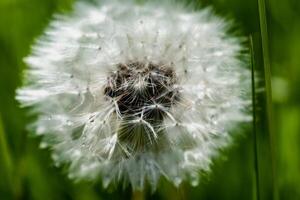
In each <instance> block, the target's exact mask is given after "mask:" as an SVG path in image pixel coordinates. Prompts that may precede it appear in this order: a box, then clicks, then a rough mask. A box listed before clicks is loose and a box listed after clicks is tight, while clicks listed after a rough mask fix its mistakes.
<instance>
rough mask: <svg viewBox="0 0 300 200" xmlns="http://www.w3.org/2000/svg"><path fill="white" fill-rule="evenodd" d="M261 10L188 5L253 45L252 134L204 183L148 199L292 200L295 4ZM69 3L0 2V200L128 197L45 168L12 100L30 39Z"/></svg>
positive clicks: (43, 155)
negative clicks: (225, 22)
mask: <svg viewBox="0 0 300 200" xmlns="http://www.w3.org/2000/svg"><path fill="white" fill-rule="evenodd" d="M186 1H187V2H189V3H190V2H194V1H196V0H194V1H192V0H186ZM258 2H260V4H258ZM198 3H199V4H198ZM261 3H264V1H262V0H259V1H255V0H251V1H250V0H245V1H241V0H226V1H225V0H198V1H197V3H196V4H195V5H196V6H198V5H204V6H206V5H213V7H214V8H215V10H216V12H217V13H218V14H220V15H223V16H228V17H230V18H233V19H236V21H237V22H238V24H239V27H240V28H241V29H242V32H243V34H244V35H247V36H251V38H252V40H253V48H252V49H253V54H252V61H253V62H252V63H253V67H254V70H255V71H256V73H257V74H259V75H261V77H262V78H261V79H262V80H260V79H259V80H257V84H256V85H255V87H254V89H256V93H255V94H256V96H255V98H254V99H255V102H254V105H255V106H254V108H255V109H254V110H255V115H256V116H255V124H254V125H255V128H254V129H253V130H251V128H249V127H248V128H247V129H246V130H248V133H246V134H245V135H244V136H243V137H241V138H238V139H237V140H238V142H237V145H236V146H234V147H232V148H230V149H228V150H226V152H225V153H224V155H226V157H224V158H221V159H220V160H216V162H215V165H214V167H213V169H212V170H213V173H211V174H209V175H207V176H204V177H203V180H202V184H200V185H199V186H198V187H197V188H192V187H190V186H188V185H182V186H181V187H180V189H176V188H174V187H172V186H171V185H169V184H168V183H167V182H165V181H162V183H161V185H160V187H159V189H158V190H157V191H156V192H155V193H151V192H150V191H146V192H145V195H146V196H147V198H148V199H151V198H155V199H222V200H223V199H231V200H232V199H257V198H260V199H273V198H276V194H279V197H280V198H282V199H299V198H300V190H299V184H300V170H299V169H300V159H299V156H298V155H299V153H300V147H299V145H298V143H299V141H300V134H299V132H300V125H299V121H300V108H299V104H300V103H299V102H300V99H299V97H300V90H299V88H298V87H299V85H300V79H299V78H298V75H299V74H300V67H299V66H300V59H299V56H298V54H299V51H300V38H299V35H300V24H299V20H300V14H299V13H300V12H299V11H300V3H299V1H298V0H287V1H279V0H270V1H268V2H266V9H263V7H261V5H262V4H261ZM72 4H73V0H0V175H1V177H0V198H1V199H4V200H10V199H32V200H40V199H43V200H45V199H49V200H52V199H55V200H59V199H75V200H94V199H130V196H132V194H131V191H130V189H128V188H125V189H123V188H117V190H116V191H114V190H112V189H109V190H103V189H102V187H101V184H100V181H99V182H96V183H89V182H81V183H73V182H72V181H70V180H69V179H68V178H67V177H66V174H65V173H64V170H65V169H63V168H56V167H55V166H53V162H52V161H51V155H50V152H49V151H48V150H41V149H39V147H38V146H39V140H40V138H32V137H30V135H31V133H29V132H28V131H27V130H26V125H27V124H28V123H29V120H30V119H29V118H28V116H26V111H25V110H24V109H20V108H19V106H18V103H17V102H16V101H15V100H14V96H15V89H16V88H17V87H18V86H19V85H20V84H21V77H22V71H23V69H24V68H25V66H24V63H23V62H22V58H23V57H24V56H26V55H27V54H28V53H29V52H30V45H31V44H32V42H33V41H34V38H36V37H37V36H38V35H40V34H41V33H42V32H43V29H44V28H45V27H46V26H47V23H48V22H49V20H50V19H51V16H52V14H53V13H55V12H68V11H69V10H70V9H71V7H72ZM259 5H260V6H259ZM259 8H260V10H259ZM259 11H260V12H259ZM265 19H266V20H265ZM266 27H268V30H267V29H266ZM268 37H269V42H268V41H267V40H266V38H268ZM249 44H250V43H249ZM249 46H250V45H249ZM268 49H269V50H268ZM269 53H270V57H269V55H268V54H269ZM269 58H270V59H269ZM269 66H271V68H269ZM271 75H272V76H271ZM264 77H266V78H264ZM271 81H272V91H271ZM265 86H267V87H265ZM249 87H251V86H249ZM263 88H266V89H265V90H262V89H263ZM271 92H272V93H271ZM272 95H273V101H272ZM272 110H273V113H272ZM272 130H273V131H272ZM253 133H254V134H255V135H254V134H253ZM270 134H271V136H272V137H271V138H272V140H270ZM274 166H275V168H274V169H275V170H276V171H273V172H272V168H273V167H274ZM275 180H277V181H275Z"/></svg>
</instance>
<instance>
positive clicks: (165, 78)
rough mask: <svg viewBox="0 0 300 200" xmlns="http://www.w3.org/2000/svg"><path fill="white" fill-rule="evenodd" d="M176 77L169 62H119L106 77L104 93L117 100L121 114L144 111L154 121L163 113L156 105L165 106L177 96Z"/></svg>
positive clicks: (171, 103) (144, 114)
mask: <svg viewBox="0 0 300 200" xmlns="http://www.w3.org/2000/svg"><path fill="white" fill-rule="evenodd" d="M176 80H177V78H176V74H175V71H174V70H173V69H172V67H170V66H166V65H159V64H153V63H142V62H130V63H127V64H118V66H117V70H116V72H114V73H112V74H111V75H110V76H109V77H108V79H107V84H106V86H105V89H104V93H105V95H106V96H108V97H111V98H114V99H115V100H116V103H117V105H118V109H119V111H120V113H121V115H122V116H123V117H129V118H130V117H138V116H139V115H140V114H143V116H144V118H145V119H147V120H155V121H157V120H161V118H162V117H163V112H161V111H159V110H158V108H159V107H162V108H165V109H168V108H170V107H171V106H172V105H173V104H174V103H175V102H176V100H177V99H178V92H177V91H175V89H174V84H175V83H176ZM155 105H156V106H155ZM157 105H160V106H157Z"/></svg>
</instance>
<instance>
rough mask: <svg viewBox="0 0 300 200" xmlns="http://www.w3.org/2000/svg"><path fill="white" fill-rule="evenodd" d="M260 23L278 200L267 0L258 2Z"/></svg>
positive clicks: (273, 171)
mask: <svg viewBox="0 0 300 200" xmlns="http://www.w3.org/2000/svg"><path fill="white" fill-rule="evenodd" d="M258 9H259V21H260V30H261V32H260V34H261V43H262V55H263V65H264V85H265V93H266V116H267V128H268V134H269V143H270V144H269V145H270V151H271V162H272V163H271V168H272V184H273V198H274V199H278V194H277V181H276V173H275V171H276V170H275V150H274V148H275V147H274V130H273V124H272V123H273V111H272V87H271V66H270V57H269V42H268V30H267V17H266V16H267V15H266V14H267V13H266V2H265V0H258Z"/></svg>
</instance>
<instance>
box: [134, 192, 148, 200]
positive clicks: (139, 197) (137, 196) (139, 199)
mask: <svg viewBox="0 0 300 200" xmlns="http://www.w3.org/2000/svg"><path fill="white" fill-rule="evenodd" d="M144 199H145V195H144V191H143V190H136V191H133V192H132V200H144Z"/></svg>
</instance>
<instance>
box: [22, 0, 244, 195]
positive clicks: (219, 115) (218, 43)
mask: <svg viewBox="0 0 300 200" xmlns="http://www.w3.org/2000/svg"><path fill="white" fill-rule="evenodd" d="M230 28H231V27H230V24H229V23H228V22H226V21H225V20H223V19H221V18H220V17H217V16H214V14H213V12H212V11H211V9H203V10H200V11H193V10H190V9H187V8H185V7H184V6H182V5H180V3H178V2H177V3H175V2H173V3H171V2H162V3H158V1H152V2H150V1H149V2H146V3H144V4H139V5H137V4H135V3H134V2H133V1H126V2H124V1H122V2H121V1H117V0H114V1H101V2H100V3H97V4H95V5H91V4H87V3H77V4H76V7H75V11H74V12H73V14H71V15H70V16H61V15H59V16H56V19H55V20H54V21H53V22H52V23H51V24H50V26H49V28H48V29H47V30H46V33H45V35H44V36H43V37H41V38H40V39H39V40H38V41H37V43H36V44H35V45H34V46H33V50H32V54H31V55H30V56H28V57H27V58H26V59H25V61H26V63H27V64H28V66H29V69H28V70H27V71H26V73H25V75H26V82H25V86H23V87H22V88H20V89H19V90H18V91H17V99H18V100H19V101H20V102H21V104H22V105H23V106H30V107H31V108H32V109H33V111H35V112H36V113H38V119H37V120H36V122H34V123H33V124H32V127H33V128H34V130H35V133H36V134H37V135H42V136H43V137H42V138H43V139H42V142H41V146H42V147H49V148H51V149H52V150H53V154H52V156H53V159H54V161H55V163H56V164H57V165H61V164H68V166H69V177H71V178H73V179H76V180H81V179H88V180H95V179H97V178H99V177H100V178H101V179H102V182H103V186H104V187H107V186H109V185H110V184H113V183H119V182H120V183H123V184H130V185H131V186H132V188H133V189H134V190H136V189H143V188H144V186H145V184H146V183H149V184H150V185H151V186H152V188H153V189H155V188H156V186H157V184H158V181H159V180H160V178H161V177H165V178H166V179H167V180H169V181H170V182H172V183H173V184H174V185H176V186H178V185H180V183H181V182H182V181H184V180H186V181H189V182H190V183H191V184H192V185H194V186H196V185H197V184H198V182H199V172H208V171H209V169H210V166H211V164H212V159H214V158H215V157H217V156H218V155H219V154H220V153H219V152H220V149H222V148H225V147H226V146H228V145H229V144H230V143H231V138H232V134H231V132H232V129H233V128H234V127H236V125H237V124H239V123H240V122H244V121H248V120H249V116H248V115H247V112H246V110H247V107H248V104H249V97H248V96H247V93H248V91H247V90H248V88H247V84H248V82H249V77H250V76H249V71H248V70H247V69H246V63H245V62H244V59H242V57H243V56H244V55H243V54H242V52H243V50H244V47H243V45H242V44H241V43H242V40H241V38H239V37H235V36H230V35H229V34H228V30H229V29H230Z"/></svg>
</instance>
